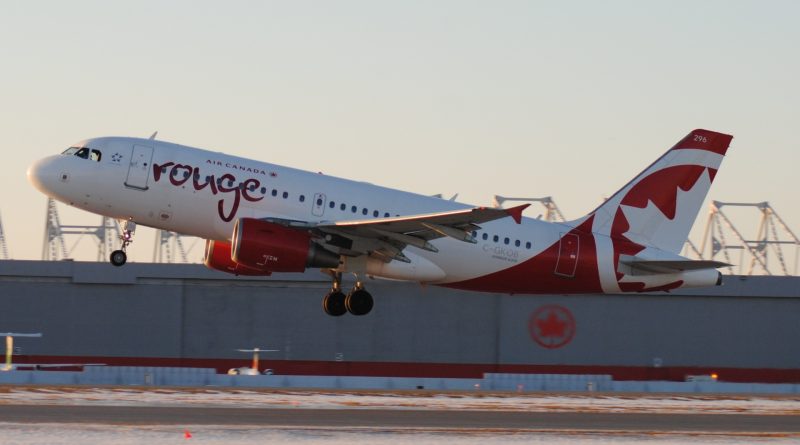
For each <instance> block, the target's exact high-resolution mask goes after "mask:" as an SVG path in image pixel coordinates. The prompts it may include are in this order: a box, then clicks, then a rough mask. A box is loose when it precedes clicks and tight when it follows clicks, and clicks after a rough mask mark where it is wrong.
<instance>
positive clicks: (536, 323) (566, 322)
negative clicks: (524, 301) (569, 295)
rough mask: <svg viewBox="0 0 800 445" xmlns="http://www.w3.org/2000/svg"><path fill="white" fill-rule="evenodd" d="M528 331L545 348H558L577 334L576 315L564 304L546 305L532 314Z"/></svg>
mask: <svg viewBox="0 0 800 445" xmlns="http://www.w3.org/2000/svg"><path fill="white" fill-rule="evenodd" d="M528 332H530V334H531V338H532V339H533V340H534V341H535V342H536V343H538V344H539V345H540V346H542V347H543V348H547V349H557V348H560V347H562V346H565V345H566V344H568V343H569V342H571V341H572V338H573V337H574V336H575V317H573V316H572V312H570V311H569V309H567V308H565V307H563V306H558V305H555V304H548V305H544V306H541V307H539V308H538V309H536V310H535V311H533V313H532V314H531V318H530V319H529V320H528Z"/></svg>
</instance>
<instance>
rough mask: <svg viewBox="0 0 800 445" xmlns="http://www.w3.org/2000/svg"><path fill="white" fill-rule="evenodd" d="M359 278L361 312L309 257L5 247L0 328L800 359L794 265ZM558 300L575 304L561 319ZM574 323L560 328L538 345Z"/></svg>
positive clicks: (66, 346) (207, 343) (671, 363)
mask: <svg viewBox="0 0 800 445" xmlns="http://www.w3.org/2000/svg"><path fill="white" fill-rule="evenodd" d="M367 287H368V289H369V290H370V292H371V293H372V294H373V296H374V297H375V309H374V310H373V312H372V313H371V314H369V315H367V316H364V317H354V316H352V315H349V314H347V315H345V316H343V317H339V318H333V317H329V316H327V315H325V314H324V313H323V312H322V309H321V299H322V296H323V295H324V294H325V293H326V292H327V290H328V289H329V283H328V281H327V279H326V277H325V276H324V275H322V274H321V273H319V272H317V271H310V272H308V273H306V274H276V275H274V276H273V277H270V278H268V279H256V280H253V279H243V278H235V277H231V276H229V275H225V274H222V273H218V272H213V271H208V270H206V269H205V268H203V267H202V266H198V265H152V264H135V263H134V264H128V265H126V266H124V267H122V268H114V267H112V266H110V265H107V264H98V263H77V262H58V263H47V262H37V261H0V332H2V331H21V332H42V333H43V334H44V336H43V338H41V339H24V338H21V339H18V340H17V346H19V347H20V348H22V354H23V356H58V357H68V356H74V357H149V358H169V359H236V360H240V361H241V362H242V363H241V365H244V364H246V363H247V361H248V356H247V355H246V354H242V353H238V352H236V351H235V349H237V348H250V347H274V348H277V349H280V350H281V351H280V352H279V353H274V354H272V355H268V356H266V358H268V359H269V358H271V359H280V360H293V361H298V360H299V361H303V360H308V361H331V362H336V361H343V362H395V363H397V362H401V363H402V362H409V363H444V364H447V363H456V364H465V365H468V364H484V365H485V364H499V365H539V366H542V365H558V366H612V367H614V366H616V367H625V366H632V367H653V368H656V367H658V366H661V367H706V368H708V367H727V368H747V369H761V368H771V369H783V370H794V371H798V372H800V323H798V321H797V320H798V318H797V317H798V314H800V279H798V278H785V277H784V278H780V277H750V278H739V277H728V279H727V280H726V283H725V285H724V286H722V287H716V288H710V289H704V290H697V291H684V292H675V293H657V294H636V295H586V296H561V295H546V296H517V295H515V296H510V295H491V294H481V293H472V292H464V291H458V290H451V289H444V288H437V287H422V286H420V285H417V284H413V283H399V282H389V281H369V282H367ZM552 306H555V307H557V308H559V309H555V311H556V312H554V314H555V315H553V317H555V319H556V321H557V326H556V328H561V331H562V332H561V334H563V335H551V336H550V337H547V336H544V337H542V335H541V332H540V335H539V339H540V341H541V340H544V343H545V345H542V344H540V343H538V342H537V341H536V340H535V337H536V335H535V333H536V331H538V330H540V329H539V327H538V326H537V323H536V321H533V322H532V321H531V318H532V317H534V314H536V313H537V311H540V312H539V314H538V315H539V320H540V321H543V320H546V318H547V315H548V312H547V308H548V307H552ZM542 309H545V311H544V312H541V311H542ZM565 310H566V311H568V312H569V313H570V314H571V317H572V319H573V320H574V325H571V324H570V325H569V326H567V327H566V328H564V327H563V324H564V323H567V322H568V321H569V320H567V319H566V318H564V317H565V315H564V314H565V312H564V311H565ZM552 311H553V309H550V312H552ZM559 323H560V324H561V325H559ZM567 324H569V323H567ZM532 331H533V333H532ZM556 331H559V329H556ZM569 332H574V335H572V337H571V340H570V341H568V342H566V343H565V344H563V345H562V346H559V347H547V346H553V345H554V344H557V343H559V342H562V341H563V340H565V338H566V337H569ZM556 333H557V334H558V332H556ZM551 334H552V332H551ZM547 342H550V344H548V343H547ZM505 372H516V371H509V370H505ZM521 372H522V371H521ZM525 372H527V371H525ZM599 372H600V371H599ZM601 372H603V373H605V371H601ZM798 375H800V374H798Z"/></svg>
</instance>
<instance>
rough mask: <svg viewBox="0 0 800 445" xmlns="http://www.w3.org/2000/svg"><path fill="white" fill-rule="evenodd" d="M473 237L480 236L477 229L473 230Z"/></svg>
mask: <svg viewBox="0 0 800 445" xmlns="http://www.w3.org/2000/svg"><path fill="white" fill-rule="evenodd" d="M472 237H473V238H477V237H478V231H477V230H473V231H472Z"/></svg>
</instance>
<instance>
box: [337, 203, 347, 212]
mask: <svg viewBox="0 0 800 445" xmlns="http://www.w3.org/2000/svg"><path fill="white" fill-rule="evenodd" d="M346 208H347V204H345V203H342V205H340V206H339V210H341V211H343V212H344V210H345V209H346Z"/></svg>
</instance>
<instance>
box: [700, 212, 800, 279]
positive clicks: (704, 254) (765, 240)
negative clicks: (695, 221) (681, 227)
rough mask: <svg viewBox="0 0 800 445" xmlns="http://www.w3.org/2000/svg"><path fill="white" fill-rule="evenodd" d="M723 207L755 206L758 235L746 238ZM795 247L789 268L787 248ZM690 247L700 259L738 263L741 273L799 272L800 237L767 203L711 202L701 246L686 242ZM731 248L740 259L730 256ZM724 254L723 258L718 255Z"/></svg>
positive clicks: (795, 273)
mask: <svg viewBox="0 0 800 445" xmlns="http://www.w3.org/2000/svg"><path fill="white" fill-rule="evenodd" d="M724 207H740V208H749V209H755V210H757V211H758V212H759V213H760V219H759V221H758V229H757V231H756V235H755V237H752V238H749V239H748V237H745V235H744V234H743V233H744V232H745V231H744V230H742V229H741V228H740V227H738V226H737V225H736V224H734V222H733V220H732V219H731V218H730V217H729V215H727V214H726V213H725V212H723V210H722V209H723V208H724ZM790 246H794V260H793V263H792V267H790V264H789V261H788V260H787V254H786V253H785V252H784V247H789V248H790V249H791V247H790ZM687 249H688V251H689V253H690V254H693V255H694V256H696V257H697V258H700V259H707V260H711V259H720V260H721V261H725V262H726V263H728V264H732V265H736V264H737V263H738V266H739V270H738V271H737V272H738V273H739V274H743V275H753V274H766V275H774V274H783V275H797V268H798V259H800V258H798V253H800V239H798V238H797V236H796V235H795V234H794V232H792V230H791V229H790V228H789V226H788V225H787V224H786V222H785V221H784V220H783V219H782V218H781V217H780V216H779V215H778V213H777V212H776V211H775V209H774V208H772V206H770V205H769V203H768V202H766V201H764V202H753V203H747V202H721V201H712V202H711V209H710V212H709V215H708V220H707V221H706V226H705V230H704V231H703V239H702V241H701V243H700V248H697V247H696V245H695V244H694V243H692V242H691V241H687ZM731 251H738V252H739V261H736V260H735V259H733V258H731ZM718 255H719V256H721V258H720V257H718ZM776 263H777V264H776Z"/></svg>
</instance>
